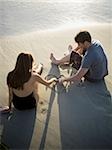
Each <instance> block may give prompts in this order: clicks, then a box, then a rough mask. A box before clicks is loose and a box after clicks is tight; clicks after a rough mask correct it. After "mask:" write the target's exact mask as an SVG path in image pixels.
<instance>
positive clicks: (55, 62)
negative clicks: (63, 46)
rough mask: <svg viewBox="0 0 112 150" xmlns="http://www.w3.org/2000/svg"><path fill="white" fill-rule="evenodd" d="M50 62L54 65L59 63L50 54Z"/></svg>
mask: <svg viewBox="0 0 112 150" xmlns="http://www.w3.org/2000/svg"><path fill="white" fill-rule="evenodd" d="M50 60H51V62H52V63H53V64H56V65H58V64H59V61H58V60H56V58H55V57H54V56H53V53H51V55H50Z"/></svg>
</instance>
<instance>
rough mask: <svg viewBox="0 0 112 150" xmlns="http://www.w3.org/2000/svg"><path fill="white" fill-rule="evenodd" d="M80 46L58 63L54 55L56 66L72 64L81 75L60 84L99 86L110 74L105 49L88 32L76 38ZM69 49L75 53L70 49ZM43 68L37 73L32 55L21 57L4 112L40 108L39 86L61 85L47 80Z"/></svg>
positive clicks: (10, 79) (11, 74) (10, 80)
mask: <svg viewBox="0 0 112 150" xmlns="http://www.w3.org/2000/svg"><path fill="white" fill-rule="evenodd" d="M74 40H75V42H76V43H77V44H78V46H77V48H76V49H75V50H72V51H71V53H70V54H68V55H66V56H64V57H63V58H62V59H60V60H57V59H56V58H55V57H54V56H53V54H51V56H50V59H51V62H52V63H54V64H57V65H59V64H64V63H66V62H69V63H71V64H72V66H73V67H74V68H76V69H77V73H76V74H73V75H72V76H70V77H68V78H66V77H65V78H63V79H62V78H60V79H59V80H58V82H59V83H63V82H64V81H67V82H68V81H72V82H74V83H75V82H77V81H80V80H81V78H82V77H84V78H85V80H88V81H89V82H99V81H101V80H103V79H104V77H105V76H106V75H107V74H108V66H107V58H106V55H105V53H104V49H103V47H102V45H101V44H100V43H99V42H98V41H92V39H91V35H90V33H89V32H87V31H82V32H79V33H78V34H77V35H76V36H75V38H74ZM69 49H72V47H71V46H69ZM42 69H43V66H42V64H40V65H39V66H38V68H37V69H36V68H35V67H34V60H33V57H32V55H31V54H26V53H21V54H19V56H18V58H17V62H16V65H15V68H14V70H12V71H11V72H9V73H8V76H7V85H8V88H9V106H8V107H6V108H5V109H4V111H6V112H7V111H10V110H11V103H13V105H14V107H15V108H16V109H19V110H25V109H31V108H35V107H36V96H35V92H36V89H37V82H39V83H41V84H44V85H46V86H49V85H50V84H51V83H52V82H57V79H56V78H52V79H50V80H45V79H43V78H42V77H41V72H42Z"/></svg>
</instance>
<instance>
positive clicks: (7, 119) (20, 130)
mask: <svg viewBox="0 0 112 150" xmlns="http://www.w3.org/2000/svg"><path fill="white" fill-rule="evenodd" d="M1 118H2V122H1V123H2V125H3V133H2V143H5V145H7V146H8V147H9V149H24V150H27V149H29V147H30V143H31V139H32V136H33V130H34V125H35V118H36V108H35V109H31V110H25V111H19V110H17V109H13V113H12V114H2V115H1Z"/></svg>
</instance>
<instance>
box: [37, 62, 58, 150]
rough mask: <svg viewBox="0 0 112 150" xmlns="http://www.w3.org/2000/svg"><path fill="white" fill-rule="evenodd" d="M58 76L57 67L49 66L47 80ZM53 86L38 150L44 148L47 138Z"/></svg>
mask: <svg viewBox="0 0 112 150" xmlns="http://www.w3.org/2000/svg"><path fill="white" fill-rule="evenodd" d="M59 76H60V71H59V68H58V66H57V65H54V64H51V68H50V70H49V72H48V75H47V76H46V78H47V79H50V78H52V77H57V78H58V77H59ZM55 94H56V91H55V85H54V86H53V87H52V89H51V95H50V99H49V106H48V111H47V115H46V121H45V127H44V130H43V134H42V138H41V142H40V146H39V150H43V149H44V148H45V141H46V136H47V130H48V125H49V120H50V115H51V110H52V105H53V102H54V99H55Z"/></svg>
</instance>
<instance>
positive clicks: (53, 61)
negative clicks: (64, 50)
mask: <svg viewBox="0 0 112 150" xmlns="http://www.w3.org/2000/svg"><path fill="white" fill-rule="evenodd" d="M70 56H71V54H68V55H66V56H64V57H63V58H61V59H56V58H55V57H54V56H53V54H52V53H51V56H50V59H51V62H52V63H53V64H56V65H60V64H64V63H67V62H70Z"/></svg>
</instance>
